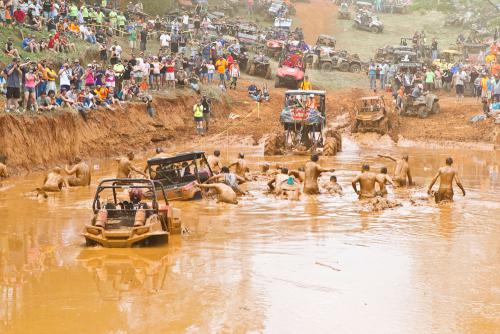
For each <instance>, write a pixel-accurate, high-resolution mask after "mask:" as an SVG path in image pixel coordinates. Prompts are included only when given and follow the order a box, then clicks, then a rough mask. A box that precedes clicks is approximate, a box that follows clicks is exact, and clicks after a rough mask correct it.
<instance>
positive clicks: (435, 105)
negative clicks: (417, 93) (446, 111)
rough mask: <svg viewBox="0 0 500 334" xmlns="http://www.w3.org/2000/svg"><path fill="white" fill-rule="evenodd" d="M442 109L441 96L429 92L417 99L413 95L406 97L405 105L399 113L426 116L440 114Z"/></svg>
mask: <svg viewBox="0 0 500 334" xmlns="http://www.w3.org/2000/svg"><path fill="white" fill-rule="evenodd" d="M440 110H441V109H440V106H439V97H438V96H437V95H434V94H431V93H427V94H425V95H423V96H421V97H419V98H416V99H415V98H413V97H411V96H408V97H406V98H405V99H404V100H403V107H402V108H401V110H400V111H399V113H400V115H402V116H417V117H420V118H426V117H428V116H429V115H433V114H438V113H439V111H440Z"/></svg>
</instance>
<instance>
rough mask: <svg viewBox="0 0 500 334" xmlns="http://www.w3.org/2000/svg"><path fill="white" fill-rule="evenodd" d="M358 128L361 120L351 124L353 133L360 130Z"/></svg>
mask: <svg viewBox="0 0 500 334" xmlns="http://www.w3.org/2000/svg"><path fill="white" fill-rule="evenodd" d="M358 128H359V120H356V121H355V122H354V124H353V125H352V126H351V133H356V132H358Z"/></svg>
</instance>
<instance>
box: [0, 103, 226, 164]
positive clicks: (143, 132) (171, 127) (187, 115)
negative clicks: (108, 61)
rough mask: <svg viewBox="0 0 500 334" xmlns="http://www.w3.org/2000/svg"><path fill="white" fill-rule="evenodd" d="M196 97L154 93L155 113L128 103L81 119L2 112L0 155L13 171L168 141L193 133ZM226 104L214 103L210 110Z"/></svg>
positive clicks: (71, 114) (69, 114) (72, 115)
mask: <svg viewBox="0 0 500 334" xmlns="http://www.w3.org/2000/svg"><path fill="white" fill-rule="evenodd" d="M194 103H195V97H194V96H180V97H175V98H167V97H155V99H154V102H153V106H154V108H155V110H156V116H155V117H154V118H151V117H150V116H149V115H148V114H147V112H146V105H145V104H144V103H130V104H127V105H124V107H123V109H119V108H117V109H116V110H115V111H110V110H97V111H94V112H91V113H90V114H89V117H88V120H87V121H86V122H85V121H84V120H83V118H82V117H81V116H80V115H79V114H77V113H75V112H69V111H66V112H61V113H56V114H51V115H37V116H28V115H11V114H0V154H1V155H5V156H6V157H7V159H8V160H7V163H8V165H9V168H10V170H11V172H12V173H14V174H22V173H25V172H29V171H34V170H40V169H43V168H46V167H49V166H51V165H54V164H57V163H67V162H68V160H69V159H72V158H74V157H75V155H79V156H82V157H85V158H106V157H110V156H116V155H118V154H124V153H125V152H127V151H140V150H144V149H146V148H149V149H150V148H152V147H154V146H155V145H158V146H163V147H164V146H166V145H168V144H171V143H172V142H175V141H180V140H186V139H187V138H189V137H190V136H194V135H195V129H194V124H193V119H192V106H193V104H194ZM225 108H227V105H226V104H225V103H217V104H214V111H215V112H217V110H224V109H225Z"/></svg>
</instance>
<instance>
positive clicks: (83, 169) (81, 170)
mask: <svg viewBox="0 0 500 334" xmlns="http://www.w3.org/2000/svg"><path fill="white" fill-rule="evenodd" d="M64 171H65V172H66V174H67V175H73V174H75V176H72V177H69V178H68V184H69V186H70V187H79V186H88V185H90V168H89V165H87V163H86V162H85V161H82V159H81V158H80V157H75V165H74V166H73V168H71V169H69V168H68V166H65V167H64Z"/></svg>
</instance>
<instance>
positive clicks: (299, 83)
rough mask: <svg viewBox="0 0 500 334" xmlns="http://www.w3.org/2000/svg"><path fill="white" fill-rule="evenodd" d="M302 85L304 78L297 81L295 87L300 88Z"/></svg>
mask: <svg viewBox="0 0 500 334" xmlns="http://www.w3.org/2000/svg"><path fill="white" fill-rule="evenodd" d="M301 85H302V80H297V81H296V82H295V89H300V86H301Z"/></svg>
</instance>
